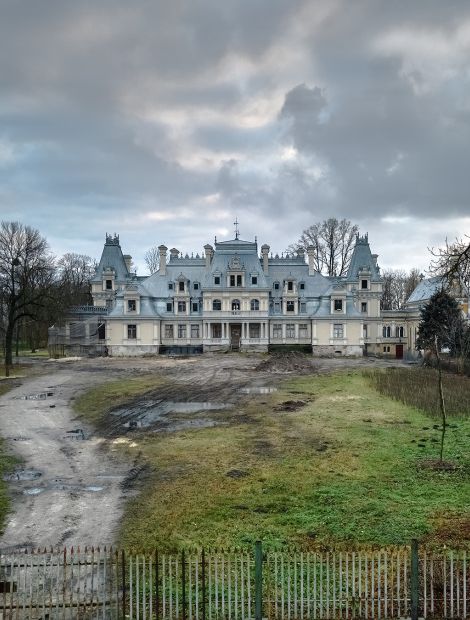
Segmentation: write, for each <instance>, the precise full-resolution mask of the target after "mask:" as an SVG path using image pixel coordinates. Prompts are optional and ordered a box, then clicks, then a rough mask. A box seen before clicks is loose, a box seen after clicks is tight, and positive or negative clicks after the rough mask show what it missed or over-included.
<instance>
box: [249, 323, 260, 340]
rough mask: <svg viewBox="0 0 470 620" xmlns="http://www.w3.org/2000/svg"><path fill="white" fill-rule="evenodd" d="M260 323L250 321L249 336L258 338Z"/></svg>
mask: <svg viewBox="0 0 470 620" xmlns="http://www.w3.org/2000/svg"><path fill="white" fill-rule="evenodd" d="M260 336H261V325H260V324H259V323H250V338H260Z"/></svg>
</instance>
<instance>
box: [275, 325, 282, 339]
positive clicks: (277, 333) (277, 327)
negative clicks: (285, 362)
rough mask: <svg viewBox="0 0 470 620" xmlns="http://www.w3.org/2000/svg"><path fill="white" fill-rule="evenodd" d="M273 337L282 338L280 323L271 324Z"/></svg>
mask: <svg viewBox="0 0 470 620" xmlns="http://www.w3.org/2000/svg"><path fill="white" fill-rule="evenodd" d="M273 338H282V325H280V324H279V323H275V324H274V325H273Z"/></svg>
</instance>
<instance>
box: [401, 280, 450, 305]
mask: <svg viewBox="0 0 470 620" xmlns="http://www.w3.org/2000/svg"><path fill="white" fill-rule="evenodd" d="M443 283H444V282H443V280H442V278H441V277H439V276H435V277H434V278H426V279H425V280H421V282H420V283H419V284H418V286H417V287H416V288H415V290H414V291H413V292H412V293H411V295H410V296H409V297H408V299H407V301H406V303H407V305H408V304H420V303H422V302H424V301H427V300H428V299H430V298H431V297H432V296H433V295H434V293H435V292H436V291H438V290H439V289H440V288H442V285H443Z"/></svg>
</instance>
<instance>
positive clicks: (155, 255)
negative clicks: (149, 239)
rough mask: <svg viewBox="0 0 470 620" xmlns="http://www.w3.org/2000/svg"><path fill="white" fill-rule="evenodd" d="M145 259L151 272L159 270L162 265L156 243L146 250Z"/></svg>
mask: <svg viewBox="0 0 470 620" xmlns="http://www.w3.org/2000/svg"><path fill="white" fill-rule="evenodd" d="M144 261H145V264H146V265H147V268H148V270H149V272H150V274H152V273H155V272H156V271H158V268H159V266H160V252H159V250H158V247H157V246H156V245H154V246H153V247H151V248H150V249H149V250H147V251H146V252H145V254H144Z"/></svg>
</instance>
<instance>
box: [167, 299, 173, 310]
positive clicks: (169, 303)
mask: <svg viewBox="0 0 470 620" xmlns="http://www.w3.org/2000/svg"><path fill="white" fill-rule="evenodd" d="M166 311H167V312H173V304H172V303H171V301H167V302H166Z"/></svg>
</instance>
